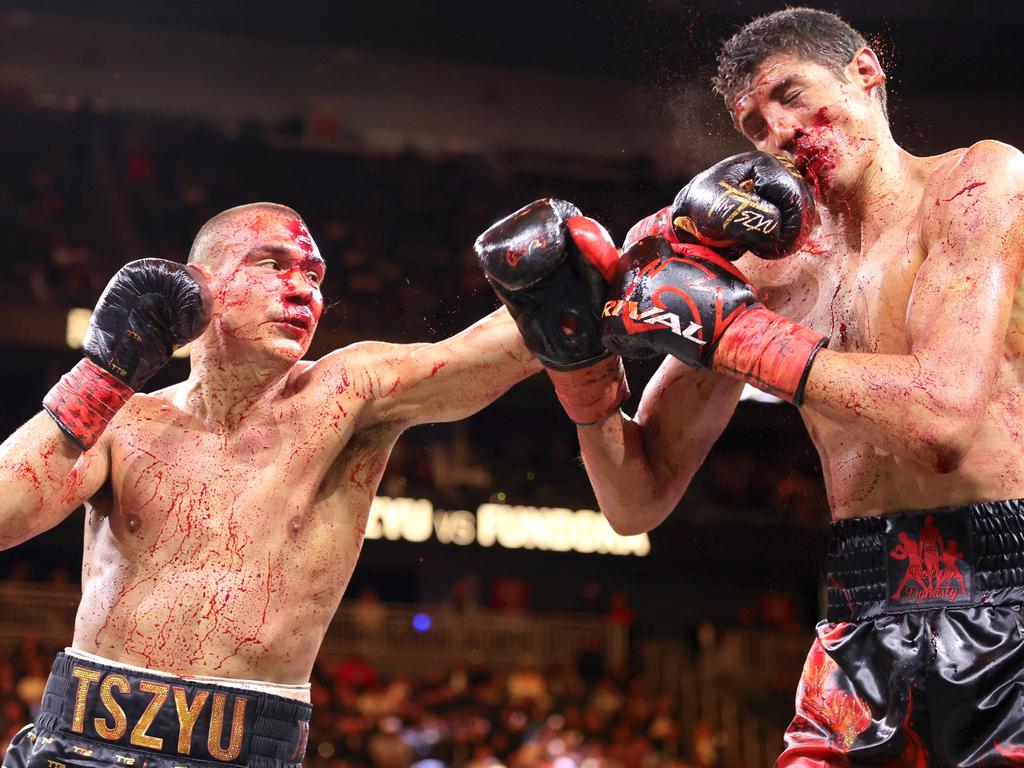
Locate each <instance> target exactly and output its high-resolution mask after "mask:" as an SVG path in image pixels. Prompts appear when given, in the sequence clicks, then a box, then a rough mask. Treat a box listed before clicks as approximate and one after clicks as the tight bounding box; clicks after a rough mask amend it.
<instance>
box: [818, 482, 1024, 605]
mask: <svg viewBox="0 0 1024 768" xmlns="http://www.w3.org/2000/svg"><path fill="white" fill-rule="evenodd" d="M827 570H828V573H827V587H828V619H829V621H858V620H863V619H869V618H873V617H876V616H881V615H884V614H891V613H905V612H907V611H917V610H932V609H936V608H944V607H950V606H958V607H959V606H965V605H1003V604H1012V603H1024V499H1011V500H1007V501H992V502H979V503H976V504H968V505H964V506H958V507H941V508H937V509H930V510H917V511H912V512H898V513H893V514H888V515H880V516H878V517H863V518H853V519H850V520H839V521H837V522H835V523H833V524H832V542H831V545H830V547H829V554H828V565H827Z"/></svg>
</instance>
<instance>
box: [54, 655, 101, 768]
mask: <svg viewBox="0 0 1024 768" xmlns="http://www.w3.org/2000/svg"><path fill="white" fill-rule="evenodd" d="M71 676H72V677H77V678H78V690H77V691H75V713H74V715H73V716H72V717H71V730H72V731H74V732H75V733H81V732H82V729H83V728H84V727H85V700H86V698H87V697H88V696H89V686H90V685H92V684H93V683H95V682H96V681H97V680H99V679H100V673H99V671H98V670H95V669H86V668H85V667H80V666H78V665H77V664H76V665H75V666H74V667H72V669H71ZM61 768H63V766H61Z"/></svg>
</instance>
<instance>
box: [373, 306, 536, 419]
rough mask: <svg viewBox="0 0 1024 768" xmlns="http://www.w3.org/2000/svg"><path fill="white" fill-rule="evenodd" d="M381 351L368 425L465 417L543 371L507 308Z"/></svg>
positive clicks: (376, 367) (389, 346) (386, 347)
mask: <svg viewBox="0 0 1024 768" xmlns="http://www.w3.org/2000/svg"><path fill="white" fill-rule="evenodd" d="M381 351H382V353H383V354H382V355H381V357H380V359H379V361H378V362H377V364H376V365H375V366H374V370H373V372H372V373H373V376H374V378H375V379H376V381H375V383H374V387H373V389H374V391H375V393H376V396H375V397H374V398H373V400H372V402H371V403H369V404H368V407H367V409H366V410H365V413H364V417H363V418H364V422H366V423H379V422H384V421H387V422H395V421H398V422H402V423H405V424H407V425H409V426H412V425H414V424H423V423H427V422H438V421H456V420H458V419H463V418H465V417H467V416H470V415H472V414H474V413H476V412H477V411H479V410H480V409H482V408H484V407H485V406H487V405H489V404H490V403H492V402H493V401H494V400H496V399H497V398H498V397H500V396H501V395H502V394H504V393H505V392H506V391H507V390H508V389H509V388H510V387H512V385H514V384H516V383H517V382H519V381H522V380H523V379H525V378H526V377H527V376H530V375H532V374H534V373H537V372H538V371H539V370H540V369H541V366H540V363H539V362H537V360H536V358H534V356H533V355H532V354H530V352H529V351H528V350H527V349H526V346H525V345H524V344H523V341H522V337H521V336H520V334H519V330H518V329H517V328H516V324H515V322H514V321H513V320H512V318H511V317H510V316H509V314H508V312H507V311H506V310H505V309H499V310H496V311H495V312H493V313H491V314H490V315H488V316H487V317H485V318H483V319H482V320H480V321H478V322H476V323H474V324H473V325H471V326H470V327H469V328H467V329H466V330H464V331H462V332H461V333H457V334H455V335H454V336H451V337H449V338H447V339H445V340H444V341H439V342H437V343H435V344H408V345H386V346H384V347H382V349H381Z"/></svg>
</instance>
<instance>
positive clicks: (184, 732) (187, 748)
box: [174, 685, 223, 755]
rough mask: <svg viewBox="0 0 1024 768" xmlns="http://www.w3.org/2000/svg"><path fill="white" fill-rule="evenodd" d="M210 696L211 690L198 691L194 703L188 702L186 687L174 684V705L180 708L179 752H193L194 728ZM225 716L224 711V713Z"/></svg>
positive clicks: (186, 753) (185, 753) (183, 753)
mask: <svg viewBox="0 0 1024 768" xmlns="http://www.w3.org/2000/svg"><path fill="white" fill-rule="evenodd" d="M208 698H210V692H209V691H197V692H196V697H195V698H194V699H192V703H191V704H189V703H188V699H187V698H186V696H185V689H184V688H182V687H181V686H180V685H176V686H174V706H175V708H176V709H177V710H178V753H179V754H182V755H188V754H191V752H192V728H194V727H195V724H196V720H198V719H199V713H200V712H202V711H203V705H204V704H205V703H206V700H207V699H208ZM222 716H223V713H222Z"/></svg>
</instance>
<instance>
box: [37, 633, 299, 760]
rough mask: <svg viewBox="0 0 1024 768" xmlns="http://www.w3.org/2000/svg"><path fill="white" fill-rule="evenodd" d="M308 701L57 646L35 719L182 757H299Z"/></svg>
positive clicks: (114, 743)
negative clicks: (145, 669) (150, 670)
mask: <svg viewBox="0 0 1024 768" xmlns="http://www.w3.org/2000/svg"><path fill="white" fill-rule="evenodd" d="M311 713H312V707H311V706H310V705H309V704H306V703H305V702H301V701H295V700H293V699H288V698H285V697H283V696H275V695H272V694H268V693H263V692H258V691H247V690H241V689H239V688H235V687H231V686H225V685H216V684H212V683H207V682H197V681H195V680H191V679H185V678H180V677H175V676H170V677H169V676H167V675H166V674H152V675H148V674H145V673H140V672H138V671H137V670H136V669H134V668H132V669H129V668H125V667H119V666H118V665H116V664H99V663H96V662H94V661H92V660H86V659H81V658H76V657H73V656H69V655H68V654H66V653H63V652H62V653H58V654H57V658H56V659H55V660H54V662H53V669H52V671H51V673H50V678H49V680H47V682H46V690H45V692H44V694H43V702H42V707H41V709H40V712H39V715H38V716H37V717H36V725H37V726H38V727H39V729H40V730H42V731H51V732H60V733H66V734H69V735H72V736H75V737H77V738H80V739H86V740H89V741H93V742H98V743H101V744H105V745H108V746H111V747H121V748H123V749H125V750H127V751H129V752H142V753H146V752H150V753H156V754H161V755H165V756H170V757H172V758H179V759H180V760H181V761H182V762H183V763H186V764H187V763H193V762H199V761H202V762H206V763H213V764H218V765H234V766H250V767H251V768H273V767H274V766H286V765H298V764H299V763H301V761H302V757H303V754H304V753H305V749H306V740H307V738H308V736H309V719H310V714H311Z"/></svg>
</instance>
